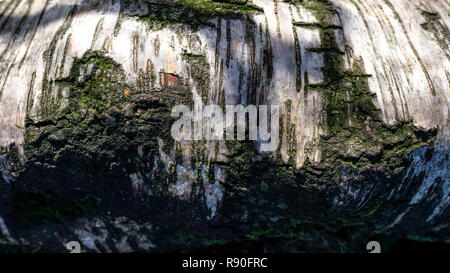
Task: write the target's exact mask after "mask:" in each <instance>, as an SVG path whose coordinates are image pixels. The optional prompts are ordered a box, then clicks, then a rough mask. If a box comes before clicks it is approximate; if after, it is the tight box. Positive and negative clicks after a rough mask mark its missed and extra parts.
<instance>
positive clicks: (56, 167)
mask: <svg viewBox="0 0 450 273" xmlns="http://www.w3.org/2000/svg"><path fill="white" fill-rule="evenodd" d="M124 81H125V80H124V75H123V72H122V69H121V68H120V66H119V65H118V64H116V63H114V62H113V61H112V60H111V59H109V58H106V57H104V56H103V54H102V53H101V52H88V53H86V55H85V56H84V57H83V58H82V59H79V60H75V62H74V65H73V68H72V70H71V73H70V77H68V78H65V79H59V80H57V81H56V84H57V85H59V86H61V87H66V88H69V90H70V91H69V92H70V96H69V102H68V104H67V105H58V106H55V107H57V108H56V109H55V110H54V111H55V112H56V111H57V109H60V110H59V113H57V114H56V115H55V116H53V117H51V118H50V117H49V118H47V119H45V120H39V121H32V120H31V119H28V120H27V125H26V126H27V132H26V136H25V141H26V142H25V146H24V149H25V155H26V156H27V159H28V161H27V163H26V166H25V171H24V172H23V173H22V174H21V176H20V177H19V179H18V180H19V182H18V183H17V191H16V194H15V195H14V196H15V197H14V198H15V199H14V200H15V201H14V204H15V205H14V207H13V214H14V215H15V216H16V217H17V218H18V219H19V220H20V221H21V222H36V221H42V220H45V221H47V220H48V221H50V220H57V221H66V220H70V219H73V218H74V217H76V216H80V215H86V214H87V213H89V212H90V211H92V209H94V207H96V206H98V205H99V204H104V203H105V202H115V201H113V199H115V200H118V201H119V203H120V202H121V201H124V200H127V199H128V198H131V195H132V194H133V193H132V192H133V190H132V188H131V183H130V178H129V177H128V175H129V174H132V173H137V172H138V171H140V170H145V169H146V170H152V169H153V164H154V156H155V155H157V154H158V150H159V148H160V147H159V144H158V140H157V138H161V139H164V140H169V139H170V128H171V124H172V122H173V119H172V118H171V116H170V111H171V107H172V105H174V104H175V103H186V104H188V103H189V102H190V94H189V93H187V92H186V90H184V89H181V88H178V87H173V88H171V90H170V92H165V93H164V94H167V95H163V94H162V93H161V92H162V91H155V92H154V93H151V94H149V93H148V92H146V91H145V92H141V91H139V89H138V88H133V87H131V86H127V85H126V84H125V83H124ZM164 91H168V90H164ZM44 116H45V115H44ZM165 144H166V145H165V146H164V147H162V149H163V150H165V151H166V152H167V153H170V150H171V147H173V144H170V142H169V141H167V142H166V143H165ZM170 145H172V146H170ZM141 155H145V157H142V156H141ZM161 186H162V185H161V183H159V184H158V183H155V184H152V185H150V186H149V187H150V188H151V190H152V191H153V192H155V193H158V192H161V191H160V187H161ZM150 188H149V189H150ZM108 192H110V193H111V194H112V195H113V196H112V197H111V196H110V197H105V195H106V193H108ZM115 195H117V196H115ZM114 196H115V197H114ZM104 198H107V200H105V199H104ZM100 207H101V206H100Z"/></svg>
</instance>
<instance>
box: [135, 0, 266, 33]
mask: <svg viewBox="0 0 450 273" xmlns="http://www.w3.org/2000/svg"><path fill="white" fill-rule="evenodd" d="M149 9H150V11H149V13H148V14H146V15H142V16H139V19H140V20H142V21H145V22H148V23H149V24H150V26H151V27H153V28H156V29H161V28H164V27H166V26H167V25H169V24H176V23H182V24H186V25H189V26H191V27H192V29H193V30H197V29H198V27H199V26H201V25H209V26H212V27H214V25H212V24H211V23H209V22H208V21H207V20H205V19H204V18H211V17H212V16H226V17H237V18H240V17H242V16H244V17H247V16H249V15H251V14H255V13H260V12H263V9H262V8H260V7H258V6H256V5H253V4H249V3H247V2H246V1H239V0H235V1H233V0H231V1H229V0H223V1H212V0H175V1H174V2H173V4H170V5H160V4H151V3H149Z"/></svg>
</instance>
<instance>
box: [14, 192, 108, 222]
mask: <svg viewBox="0 0 450 273" xmlns="http://www.w3.org/2000/svg"><path fill="white" fill-rule="evenodd" d="M14 198H15V207H14V208H13V211H14V215H15V217H17V219H18V220H19V222H21V223H28V222H41V221H43V222H48V221H60V222H64V221H67V220H70V219H72V218H74V217H77V216H81V215H85V214H86V213H88V212H89V211H91V210H92V208H93V207H94V206H95V205H97V204H99V203H100V202H101V198H100V197H98V196H96V195H95V194H85V195H84V196H82V197H79V198H75V199H74V200H72V201H71V202H66V201H62V200H61V196H60V195H59V194H58V193H57V192H55V191H52V190H47V191H35V192H24V191H18V192H16V193H15V196H14Z"/></svg>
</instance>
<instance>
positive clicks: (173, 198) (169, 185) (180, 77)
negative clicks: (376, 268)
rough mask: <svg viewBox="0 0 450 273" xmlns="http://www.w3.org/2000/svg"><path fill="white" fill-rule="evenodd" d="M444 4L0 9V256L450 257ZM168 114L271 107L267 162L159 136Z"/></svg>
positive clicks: (316, 0) (265, 0) (149, 3)
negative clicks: (275, 130)
mask: <svg viewBox="0 0 450 273" xmlns="http://www.w3.org/2000/svg"><path fill="white" fill-rule="evenodd" d="M449 10H450V4H449V2H448V1H447V0H435V1H425V0H414V1H407V0H371V1H361V0H303V1H301V0H298V1H297V0H291V1H278V0H253V1H244V0H242V1H241V0H236V1H226V0H225V1H217V2H216V1H212V0H172V1H169V0H146V1H144V0H142V1H127V0H122V1H119V0H102V1H100V0H98V1H94V0H93V1H75V0H70V1H49V0H47V1H45V0H34V1H25V0H22V1H19V0H7V1H0V147H1V149H0V151H1V153H0V197H1V199H0V245H2V247H0V250H1V249H6V250H8V251H9V250H16V249H20V250H25V251H33V250H42V251H65V248H64V245H65V243H66V242H68V241H74V240H78V241H80V242H81V243H82V249H83V251H87V252H116V251H117V252H132V251H162V250H177V249H186V248H188V249H191V248H209V249H211V250H218V251H220V250H221V249H226V250H249V249H250V250H264V249H266V250H269V251H274V252H277V251H307V252H315V251H332V252H345V251H352V252H360V251H365V243H366V242H367V241H368V240H369V239H370V238H373V237H376V238H381V239H380V240H383V238H385V237H386V238H389V239H385V241H386V245H389V244H395V243H396V242H397V239H402V240H403V239H407V240H411V241H413V242H414V243H416V244H420V243H424V242H439V243H450V227H449V226H448V223H449V220H450V210H449V206H448V204H449V203H450V196H449V193H450V168H449V166H450V159H449V153H450V152H449V147H450V121H449V105H450V104H449V101H450V86H449V80H450V61H449V56H450V55H449V54H450V50H449V39H450V34H449V25H450V18H449V14H448V11H449ZM180 103H183V104H187V105H189V106H191V108H192V107H194V106H195V105H199V104H209V103H216V104H219V105H221V106H225V105H235V104H243V105H249V104H254V105H274V104H275V105H279V106H280V109H281V118H280V125H281V132H280V133H281V135H280V143H279V144H280V145H279V149H278V150H277V151H276V152H273V153H260V152H258V145H259V143H258V142H257V141H256V142H250V141H244V142H240V141H189V142H188V141H182V142H176V141H174V140H173V139H172V138H171V136H170V129H171V125H172V123H173V121H174V118H173V117H171V108H172V106H174V105H176V104H180ZM388 235H389V236H388Z"/></svg>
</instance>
